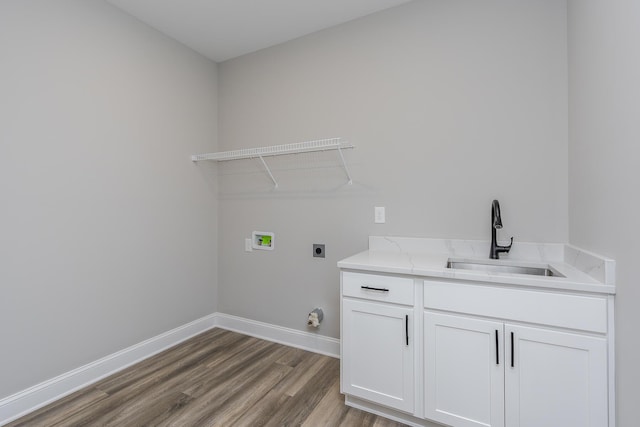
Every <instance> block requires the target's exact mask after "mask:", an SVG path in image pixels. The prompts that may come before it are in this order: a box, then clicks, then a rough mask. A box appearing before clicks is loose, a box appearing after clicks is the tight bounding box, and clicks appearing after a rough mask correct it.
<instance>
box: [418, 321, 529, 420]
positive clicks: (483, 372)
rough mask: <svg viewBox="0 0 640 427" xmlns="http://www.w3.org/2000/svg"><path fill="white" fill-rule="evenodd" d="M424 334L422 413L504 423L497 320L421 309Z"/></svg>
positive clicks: (433, 417)
mask: <svg viewBox="0 0 640 427" xmlns="http://www.w3.org/2000/svg"><path fill="white" fill-rule="evenodd" d="M424 334H425V337H424V357H425V378H424V381H425V384H424V387H425V388H424V393H425V418H428V419H431V420H434V421H438V422H441V423H444V424H447V425H451V426H455V427H471V426H474V427H475V426H490V427H502V426H504V362H505V360H504V352H503V324H502V323H501V322H491V321H485V320H478V319H473V318H468V317H464V316H455V315H446V314H439V313H433V312H429V311H425V313H424ZM541 426H542V425H539V426H538V427H541Z"/></svg>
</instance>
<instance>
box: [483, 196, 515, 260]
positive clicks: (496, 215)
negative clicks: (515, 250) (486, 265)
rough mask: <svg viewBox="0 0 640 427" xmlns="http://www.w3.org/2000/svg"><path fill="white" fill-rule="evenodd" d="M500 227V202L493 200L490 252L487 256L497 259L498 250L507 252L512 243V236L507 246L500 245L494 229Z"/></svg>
mask: <svg viewBox="0 0 640 427" xmlns="http://www.w3.org/2000/svg"><path fill="white" fill-rule="evenodd" d="M498 228H502V218H501V217H500V203H499V202H498V201H497V200H494V201H493V203H492V204H491V252H490V253H489V258H491V259H499V258H500V256H499V254H500V252H505V253H508V252H509V250H510V249H511V246H512V245H513V237H512V238H511V243H509V246H500V245H499V244H498V242H497V240H496V230H497V229H498Z"/></svg>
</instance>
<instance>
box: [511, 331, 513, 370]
mask: <svg viewBox="0 0 640 427" xmlns="http://www.w3.org/2000/svg"><path fill="white" fill-rule="evenodd" d="M513 366H514V362H513V332H511V367H512V368H513Z"/></svg>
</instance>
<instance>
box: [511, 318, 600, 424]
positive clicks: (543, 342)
mask: <svg viewBox="0 0 640 427" xmlns="http://www.w3.org/2000/svg"><path fill="white" fill-rule="evenodd" d="M505 347H507V351H506V352H505V353H506V356H507V362H508V363H507V367H506V371H505V391H506V421H507V426H508V427H540V426H545V427H587V426H591V427H601V426H606V425H607V346H606V340H605V339H604V338H598V337H592V336H585V335H578V334H572V333H566V332H558V331H551V330H546V329H538V328H530V327H523V326H513V325H508V324H507V325H505ZM512 348H513V350H511V349H512ZM511 354H513V357H512V356H511ZM512 360H513V363H512Z"/></svg>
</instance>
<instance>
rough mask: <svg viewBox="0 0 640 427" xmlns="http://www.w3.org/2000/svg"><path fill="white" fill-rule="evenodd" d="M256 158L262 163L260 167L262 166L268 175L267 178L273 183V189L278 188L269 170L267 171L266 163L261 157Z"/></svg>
mask: <svg viewBox="0 0 640 427" xmlns="http://www.w3.org/2000/svg"><path fill="white" fill-rule="evenodd" d="M258 158H259V159H260V161H261V162H262V166H264V169H265V170H266V171H267V173H268V174H269V178H271V181H273V186H274V188H278V182H277V181H276V179H275V178H274V177H273V174H272V173H271V169H269V166H267V162H265V161H264V159H263V158H262V156H258Z"/></svg>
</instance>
